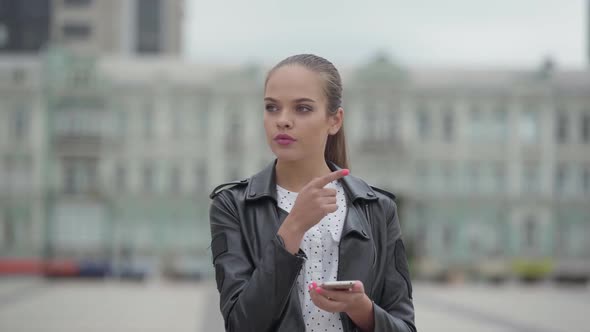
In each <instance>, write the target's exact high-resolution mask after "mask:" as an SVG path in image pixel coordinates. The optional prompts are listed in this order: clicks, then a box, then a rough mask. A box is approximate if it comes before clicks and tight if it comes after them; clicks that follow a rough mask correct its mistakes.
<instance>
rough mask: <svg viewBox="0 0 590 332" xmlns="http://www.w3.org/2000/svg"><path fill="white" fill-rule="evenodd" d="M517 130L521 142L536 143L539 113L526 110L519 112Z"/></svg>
mask: <svg viewBox="0 0 590 332" xmlns="http://www.w3.org/2000/svg"><path fill="white" fill-rule="evenodd" d="M518 129H519V130H518V131H519V134H520V140H521V142H523V143H527V144H533V143H536V142H537V140H538V137H539V115H538V113H537V112H536V111H533V110H526V111H522V112H521V114H520V121H519V127H518Z"/></svg>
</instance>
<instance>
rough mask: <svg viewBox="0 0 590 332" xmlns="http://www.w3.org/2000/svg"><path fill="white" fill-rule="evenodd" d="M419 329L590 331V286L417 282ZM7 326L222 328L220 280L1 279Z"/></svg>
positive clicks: (0, 312) (11, 329)
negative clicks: (218, 281)
mask: <svg viewBox="0 0 590 332" xmlns="http://www.w3.org/2000/svg"><path fill="white" fill-rule="evenodd" d="M414 301H415V306H416V322H417V324H418V329H419V331H422V332H430V331H432V332H435V331H482V332H488V331H489V332H492V331H493V332H503V331H519V332H520V331H522V332H524V331H526V332H537V331H538V332H549V331H564V332H565V331H582V332H583V331H590V314H589V312H590V311H589V310H590V309H589V308H590V287H587V286H585V287H558V286H555V285H553V284H541V285H533V286H522V285H518V284H515V283H511V284H506V285H501V286H490V285H461V286H459V285H458V286H442V285H434V284H428V283H415V296H414ZM0 331H2V332H25V331H27V332H29V331H30V332H41V331H50V332H53V331H55V332H58V331H59V332H73V331H96V332H98V331H101V332H103V331H104V332H106V331H109V332H115V331H117V332H118V331H120V332H125V331H148V332H160V331H161V332H164V331H166V332H170V331H179V332H184V331H186V332H189V331H190V332H199V331H207V332H215V331H223V323H222V319H221V316H220V314H219V310H218V299H217V291H216V289H215V285H214V283H213V282H211V281H206V282H202V283H167V282H164V281H157V280H155V281H148V282H145V283H126V282H120V281H112V280H111V281H53V282H51V281H49V282H48V281H44V280H39V279H6V278H3V279H0Z"/></svg>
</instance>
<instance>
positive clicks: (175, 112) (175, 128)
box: [170, 108, 183, 138]
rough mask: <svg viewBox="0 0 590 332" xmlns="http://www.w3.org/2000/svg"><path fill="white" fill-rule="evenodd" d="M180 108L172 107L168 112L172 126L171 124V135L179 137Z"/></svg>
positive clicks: (180, 130) (180, 126)
mask: <svg viewBox="0 0 590 332" xmlns="http://www.w3.org/2000/svg"><path fill="white" fill-rule="evenodd" d="M182 112H183V110H182V109H178V108H177V109H172V110H171V112H170V114H171V116H172V126H171V130H172V136H173V137H176V138H179V137H182V135H183V133H182V131H183V130H182V129H183V127H182V115H183V114H182Z"/></svg>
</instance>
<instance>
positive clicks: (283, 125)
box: [277, 110, 293, 129]
mask: <svg viewBox="0 0 590 332" xmlns="http://www.w3.org/2000/svg"><path fill="white" fill-rule="evenodd" d="M288 113H289V112H287V111H285V110H283V111H282V112H281V114H280V115H279V117H278V119H277V127H279V128H280V129H289V128H293V120H291V117H290V116H289V114H288Z"/></svg>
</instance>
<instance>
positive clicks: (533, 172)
mask: <svg viewBox="0 0 590 332" xmlns="http://www.w3.org/2000/svg"><path fill="white" fill-rule="evenodd" d="M521 183H522V188H521V191H522V192H524V193H534V192H538V191H539V189H540V185H539V166H538V163H536V162H527V163H525V164H524V165H523V168H522V182H521Z"/></svg>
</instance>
